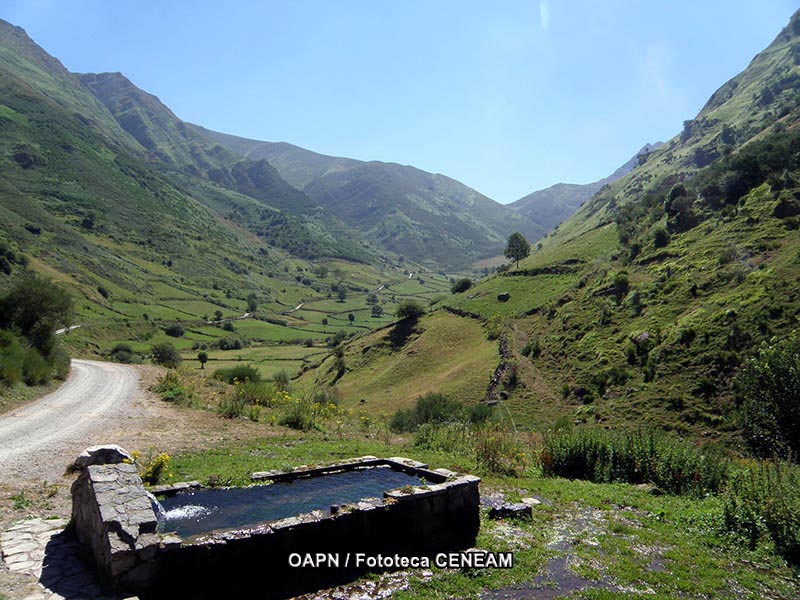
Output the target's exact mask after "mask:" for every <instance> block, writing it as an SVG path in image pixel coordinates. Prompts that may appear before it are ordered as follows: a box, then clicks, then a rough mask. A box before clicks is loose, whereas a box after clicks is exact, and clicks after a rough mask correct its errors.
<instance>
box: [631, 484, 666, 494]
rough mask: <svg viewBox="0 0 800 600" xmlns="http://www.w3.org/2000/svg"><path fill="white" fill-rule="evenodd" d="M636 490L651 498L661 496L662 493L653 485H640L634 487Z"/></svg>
mask: <svg viewBox="0 0 800 600" xmlns="http://www.w3.org/2000/svg"><path fill="white" fill-rule="evenodd" d="M635 487H636V489H637V490H641V491H643V492H647V493H648V494H650V495H651V496H661V495H662V494H663V493H664V492H662V491H661V490H660V489H658V487H656V486H655V485H653V484H652V483H640V484H638V485H636V486H635Z"/></svg>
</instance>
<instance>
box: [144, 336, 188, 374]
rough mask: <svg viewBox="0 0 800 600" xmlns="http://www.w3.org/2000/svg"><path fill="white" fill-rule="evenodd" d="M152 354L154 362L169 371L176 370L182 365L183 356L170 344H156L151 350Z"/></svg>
mask: <svg viewBox="0 0 800 600" xmlns="http://www.w3.org/2000/svg"><path fill="white" fill-rule="evenodd" d="M150 354H151V355H152V357H153V362H154V363H156V364H157V365H161V366H162V367H167V368H168V369H174V368H176V367H177V366H178V365H179V364H181V355H180V354H178V351H177V350H176V349H175V346H173V345H172V344H170V343H169V342H164V343H163V344H155V345H154V346H153V347H152V348H151V349H150Z"/></svg>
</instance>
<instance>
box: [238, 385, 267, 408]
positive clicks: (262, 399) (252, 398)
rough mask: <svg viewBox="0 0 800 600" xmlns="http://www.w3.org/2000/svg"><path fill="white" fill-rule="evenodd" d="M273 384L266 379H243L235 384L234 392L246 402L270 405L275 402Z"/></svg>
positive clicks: (239, 398)
mask: <svg viewBox="0 0 800 600" xmlns="http://www.w3.org/2000/svg"><path fill="white" fill-rule="evenodd" d="M276 391H277V390H276V389H275V386H274V385H272V384H271V383H268V382H266V381H245V382H243V383H240V384H239V385H237V386H236V388H235V390H234V394H235V395H236V398H237V399H238V400H242V401H244V402H245V403H246V404H255V405H258V406H267V407H271V406H272V405H273V404H275V396H276Z"/></svg>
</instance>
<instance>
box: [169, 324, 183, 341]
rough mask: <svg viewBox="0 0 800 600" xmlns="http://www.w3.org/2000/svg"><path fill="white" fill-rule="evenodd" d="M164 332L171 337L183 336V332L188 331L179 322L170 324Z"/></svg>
mask: <svg viewBox="0 0 800 600" xmlns="http://www.w3.org/2000/svg"><path fill="white" fill-rule="evenodd" d="M164 333H166V334H167V335H168V336H170V337H175V338H179V337H183V334H184V333H186V330H185V329H184V328H183V327H181V326H180V325H178V324H173V325H168V326H167V327H165V328H164Z"/></svg>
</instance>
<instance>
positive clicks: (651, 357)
mask: <svg viewBox="0 0 800 600" xmlns="http://www.w3.org/2000/svg"><path fill="white" fill-rule="evenodd" d="M799 84H800V12H797V13H795V14H794V15H793V16H792V17H791V19H790V20H789V23H788V24H787V25H786V27H785V28H784V29H783V30H782V31H781V32H780V33H779V34H778V35H777V37H776V38H775V39H774V41H773V42H772V43H771V44H770V45H769V46H768V47H767V48H766V49H764V50H763V51H762V52H760V53H759V54H758V55H757V56H755V57H754V58H753V60H752V61H751V62H750V64H749V65H748V66H747V67H746V68H745V69H744V70H743V71H742V72H741V73H739V74H738V75H736V76H735V77H733V78H732V79H730V80H729V81H728V82H726V83H724V84H723V85H722V86H721V87H720V88H719V89H718V90H717V91H716V92H715V93H714V94H713V95H712V96H711V97H710V98H709V100H708V101H707V103H706V104H705V106H704V107H703V108H702V109H701V110H700V112H699V113H698V114H697V115H696V116H694V118H688V117H689V116H690V115H687V120H686V121H685V122H684V126H683V129H682V131H681V132H680V133H678V134H677V135H676V136H675V137H673V138H672V139H668V140H667V141H665V142H664V143H661V142H659V143H654V144H650V143H648V144H646V145H645V146H643V147H642V150H641V151H640V152H638V153H637V154H636V155H635V156H633V157H632V158H631V159H630V160H629V161H628V162H626V163H625V164H624V165H623V166H621V167H620V168H619V169H617V171H615V172H614V173H612V174H610V175H609V176H608V177H605V178H603V179H600V180H598V181H595V182H593V183H588V184H583V185H577V184H556V185H554V186H551V187H549V188H547V189H544V190H539V191H536V192H533V193H531V194H528V195H526V196H524V197H523V198H521V199H519V200H517V201H516V202H513V203H510V204H507V205H503V204H500V203H498V202H495V201H494V200H492V199H491V198H489V197H487V196H485V195H484V194H481V193H480V192H478V191H476V190H475V189H472V188H470V187H468V186H467V185H465V184H462V183H461V182H459V181H456V180H455V179H452V178H450V177H447V176H445V175H442V174H439V173H431V172H428V171H424V170H422V169H418V168H416V167H413V166H409V165H401V164H397V163H392V162H383V161H376V160H356V159H351V158H344V157H338V156H332V155H327V154H322V153H318V152H315V151H312V150H308V149H305V148H302V147H300V146H296V145H293V144H289V143H286V142H268V141H259V140H254V139H250V138H247V137H240V136H234V135H229V134H225V133H220V132H217V131H213V130H211V129H208V128H205V127H203V126H201V125H195V124H193V123H189V122H187V121H183V120H181V118H180V117H178V116H177V115H176V114H175V113H173V111H172V110H171V109H170V108H169V107H167V106H166V104H164V103H162V102H161V100H160V99H159V98H158V97H156V96H154V95H153V94H151V93H149V92H147V91H144V90H142V89H140V88H138V87H137V86H136V85H135V84H134V83H133V82H132V81H131V80H129V79H128V78H127V77H126V76H125V75H123V74H121V73H79V74H78V73H72V72H70V71H69V70H67V68H65V67H64V65H62V64H61V63H60V62H59V60H58V59H57V58H55V57H53V56H51V55H50V54H48V53H47V52H46V51H45V50H44V49H43V48H41V47H40V46H38V45H37V44H36V43H35V42H34V41H33V40H32V39H31V38H30V37H29V36H28V35H27V34H26V33H25V31H24V30H22V29H21V28H19V27H16V26H14V25H12V24H10V23H7V22H5V21H2V20H0V467H3V468H4V473H2V474H0V529H3V530H6V529H8V528H11V527H12V525H13V524H14V523H18V522H23V521H24V520H26V519H47V518H49V517H57V518H63V519H67V518H69V514H70V498H69V485H70V484H71V481H72V480H71V479H70V477H72V479H74V477H73V476H72V475H71V474H66V473H65V474H63V475H62V471H63V468H64V467H65V466H66V465H67V463H68V462H70V461H71V460H73V459H74V455H75V454H76V453H77V452H79V451H80V450H81V448H82V447H83V446H87V445H89V444H90V443H95V442H96V443H106V442H107V443H120V444H123V445H125V446H126V448H127V450H130V451H136V456H137V458H136V462H137V468H138V473H139V476H141V478H142V480H143V482H144V484H146V485H147V486H155V485H159V484H165V483H174V482H181V481H190V480H191V481H198V482H201V483H202V485H205V486H207V487H210V488H215V487H222V488H224V487H228V486H235V485H247V484H250V483H251V479H250V476H251V473H253V472H256V471H258V472H265V471H272V470H278V471H284V472H285V471H289V470H291V469H293V468H295V467H298V466H300V465H303V466H309V465H322V464H328V463H331V462H332V461H338V460H344V459H351V458H354V457H358V456H364V455H375V456H378V457H392V456H408V457H413V459H414V460H419V461H425V462H426V463H430V464H431V465H436V466H441V467H444V468H445V469H450V470H453V471H456V472H460V473H475V474H477V475H479V476H480V477H481V479H482V481H481V495H482V498H483V500H484V501H483V503H482V505H481V507H480V531H479V533H478V536H477V539H476V540H475V546H476V547H477V548H480V549H483V550H490V551H497V552H499V551H513V552H514V553H515V567H514V568H513V569H509V570H507V571H504V570H491V569H478V570H470V569H438V568H437V569H433V570H432V571H430V572H429V571H426V572H421V571H419V570H410V571H402V572H399V573H382V574H373V575H370V576H369V577H367V578H361V579H358V580H357V581H355V582H354V583H351V584H348V585H347V586H345V587H343V588H342V589H340V590H338V591H336V590H320V591H319V593H316V594H312V595H309V596H307V597H308V598H312V597H313V598H335V597H342V596H347V595H352V594H355V593H356V592H359V593H360V592H361V591H363V590H364V589H366V588H370V590H371V591H368V592H364V594H365V595H364V597H368V598H378V597H387V594H391V595H392V596H391V597H397V598H483V599H486V598H500V597H519V598H523V597H529V596H528V595H526V594H533V593H535V594H545V595H546V597H556V596H557V595H569V597H582V598H606V597H637V596H640V595H648V596H655V597H663V598H671V597H676V596H681V597H692V598H701V597H715V598H716V597H719V598H739V597H753V598H755V597H764V598H793V597H796V596H797V593H798V590H800V579H799V578H798V565H799V564H800V562H799V561H800V541H799V540H800V520H799V519H800V517H798V514H800V469H799V468H798V466H797V464H796V462H797V461H796V456H797V455H796V452H797V451H798V449H800V447H799V446H798V441H797V435H796V431H797V430H796V426H797V425H798V424H799V423H800V421H799V420H798V418H797V414H798V411H797V407H798V406H800V404H798V403H799V402H800V395H798V390H800V377H798V373H800V362H798V361H799V360H800V359H799V358H798V357H800V338H798V333H797V331H798V321H799V320H800V304H798V302H797V298H798V296H799V295H800V278H799V277H798V272H800V85H799ZM644 141H645V140H642V142H644ZM515 233H519V234H522V235H523V236H524V238H525V239H526V240H527V242H526V244H525V245H526V249H525V252H523V253H522V254H517V255H515V253H514V252H511V251H510V249H509V248H508V247H506V246H507V244H508V246H510V245H511V239H512V238H513V237H514V236H513V235H512V234H515ZM517 259H519V260H517ZM92 369H94V370H100V371H103V372H104V373H105V375H103V376H101V375H97V376H96V377H95V378H94V379H92V381H91V382H90V383H85V381H86V378H87V377H89V376H88V375H87V373H86V372H85V371H87V370H92ZM81 377H83V380H82V381H84V384H81V387H80V389H78V391H74V387H75V385H76V380H78V379H80V378H81ZM89 378H90V379H91V377H89ZM121 380H124V385H122V384H120V385H117V384H118V383H119V381H121ZM115 382H116V383H115ZM78 383H80V382H78ZM120 386H121V387H122V388H124V390H123V391H124V393H122V394H121V395H120V393H117V392H119V388H120ZM112 388H113V392H112V391H108V390H112ZM70 390H73V391H72V392H71V391H70ZM48 394H52V395H48ZM37 397H39V399H38V400H37ZM42 397H43V398H42ZM65 399H66V400H65ZM65 401H66V404H64V402H65ZM112 403H113V405H114V406H113V407H110V405H111V404H112ZM59 411H61V412H59ZM26 415H27V416H26ZM31 415H33V417H32V416H31ZM42 416H45V417H46V419H45V420H46V421H47V423H48V424H47V425H46V426H43V428H42V429H35V428H32V429H24V428H23V425H24V424H25V423H23V421H25V419H29V418H34V417H35V418H40V417H42ZM73 416H75V417H76V419H77V420H75V421H73V420H72V417H73ZM75 423H78V424H79V425H77V424H75ZM15 427H17V428H18V430H19V432H18V433H15V431H17V429H14V428H15ZM4 428H5V429H4ZM6 430H8V431H10V432H11V433H8V434H7V436H6V438H3V437H2V436H3V435H5V434H4V432H6ZM20 432H21V433H20ZM48 440H49V441H48ZM37 444H38V445H37ZM37 448H40V449H41V448H44V449H45V450H46V452H44V451H40V450H37ZM422 485H423V486H427V485H428V482H425V481H423V482H422ZM423 491H428V490H427V488H425V489H424V490H423ZM531 498H533V499H534V500H535V501H531ZM504 502H510V503H512V504H517V505H519V504H520V502H522V503H525V502H527V503H528V504H527V505H528V507H529V508H532V510H529V513H530V516H527V517H524V518H521V519H519V518H514V517H508V516H507V515H505V516H501V517H500V518H495V517H496V515H494V514H493V513H492V509H493V507H494V504H493V503H495V504H496V503H504ZM337 510H338V509H337ZM345 512H346V511H345ZM4 552H5V551H4ZM7 555H8V553H7V552H5V554H4V556H6V557H7ZM11 564H12V563H11V562H9V563H8V565H6V563H5V562H1V561H0V600H6V599H10V598H17V597H19V598H27V597H28V594H39V595H38V596H30V597H37V598H38V597H40V596H41V597H42V598H48V599H49V598H51V597H53V598H57V597H59V596H51V595H48V594H51V593H57V590H48V589H46V587H42V585H43V584H41V582H38V583H37V579H38V576H37V577H33V576H31V575H30V573H28V574H25V573H23V574H19V573H17V572H16V571H14V569H13V568H11V567H10V566H9V565H11ZM12 572H13V573H12ZM376 582H377V583H376ZM40 584H41V585H40ZM235 585H236V583H235V582H231V587H232V589H235ZM384 585H385V586H386V589H387V590H388V592H387V591H386V590H382V589H381V588H382V586H384ZM348 586H350V587H348ZM551 592H552V594H551ZM59 593H60V592H59ZM337 594H339V595H338V596H337ZM62 595H63V594H62ZM67 597H68V594H67Z"/></svg>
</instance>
